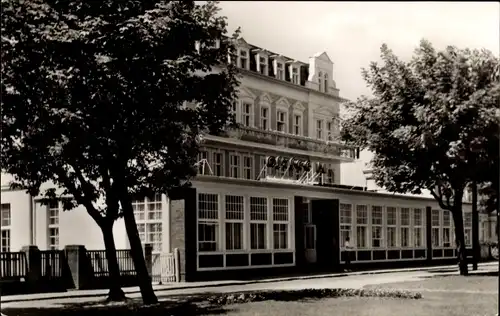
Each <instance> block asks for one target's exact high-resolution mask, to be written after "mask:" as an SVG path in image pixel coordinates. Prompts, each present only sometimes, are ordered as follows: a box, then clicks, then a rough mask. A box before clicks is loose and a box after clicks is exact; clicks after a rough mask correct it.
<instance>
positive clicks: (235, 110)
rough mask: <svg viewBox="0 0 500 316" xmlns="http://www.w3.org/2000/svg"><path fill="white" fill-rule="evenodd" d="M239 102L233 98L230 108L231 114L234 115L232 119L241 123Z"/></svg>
mask: <svg viewBox="0 0 500 316" xmlns="http://www.w3.org/2000/svg"><path fill="white" fill-rule="evenodd" d="M240 108H241V102H240V100H234V102H233V104H232V108H231V111H230V112H231V115H233V116H234V120H235V122H236V123H241V114H240V113H241V109H240Z"/></svg>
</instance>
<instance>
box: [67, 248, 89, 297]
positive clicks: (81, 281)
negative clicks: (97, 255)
mask: <svg viewBox="0 0 500 316" xmlns="http://www.w3.org/2000/svg"><path fill="white" fill-rule="evenodd" d="M64 254H65V257H66V260H67V262H68V269H69V272H70V273H69V275H70V276H71V282H70V284H71V286H70V288H73V289H76V290H81V289H85V288H86V287H87V286H88V284H89V283H90V279H91V277H92V275H91V274H90V271H89V269H88V265H87V263H88V262H87V249H85V246H81V245H67V246H66V247H64Z"/></svg>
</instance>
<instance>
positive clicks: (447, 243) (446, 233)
mask: <svg viewBox="0 0 500 316" xmlns="http://www.w3.org/2000/svg"><path fill="white" fill-rule="evenodd" d="M450 233H451V229H450V228H448V227H445V228H443V246H444V247H450V246H451V240H450Z"/></svg>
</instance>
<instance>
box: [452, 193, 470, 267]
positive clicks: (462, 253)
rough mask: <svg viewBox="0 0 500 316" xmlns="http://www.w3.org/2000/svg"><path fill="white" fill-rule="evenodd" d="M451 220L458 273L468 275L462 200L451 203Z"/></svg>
mask: <svg viewBox="0 0 500 316" xmlns="http://www.w3.org/2000/svg"><path fill="white" fill-rule="evenodd" d="M453 221H454V223H455V238H456V239H455V241H456V245H457V251H458V254H457V257H458V266H459V268H460V275H468V274H469V271H468V267H467V254H466V248H465V235H464V220H463V215H462V202H461V201H460V203H459V204H458V205H457V204H456V203H455V204H454V205H453Z"/></svg>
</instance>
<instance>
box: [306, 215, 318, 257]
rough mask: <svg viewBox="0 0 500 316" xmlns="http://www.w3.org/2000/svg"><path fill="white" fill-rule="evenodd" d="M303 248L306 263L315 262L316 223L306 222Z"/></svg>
mask: <svg viewBox="0 0 500 316" xmlns="http://www.w3.org/2000/svg"><path fill="white" fill-rule="evenodd" d="M304 242H305V245H304V250H305V257H306V262H307V263H316V261H317V257H316V225H314V224H306V225H305V226H304Z"/></svg>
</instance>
